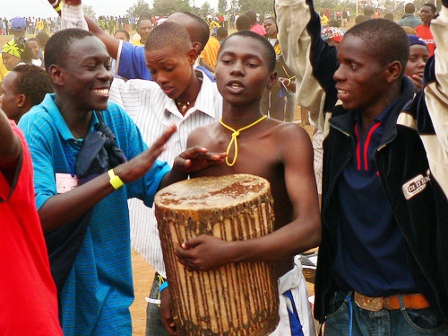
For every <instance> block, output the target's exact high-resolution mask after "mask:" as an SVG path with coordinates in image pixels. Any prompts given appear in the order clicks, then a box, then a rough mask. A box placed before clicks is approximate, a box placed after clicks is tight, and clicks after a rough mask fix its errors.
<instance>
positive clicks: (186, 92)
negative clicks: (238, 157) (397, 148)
mask: <svg viewBox="0 0 448 336" xmlns="http://www.w3.org/2000/svg"><path fill="white" fill-rule="evenodd" d="M75 7H79V6H63V10H62V17H63V18H64V16H65V13H66V12H65V11H66V10H67V11H69V14H70V22H71V23H73V24H74V25H75V26H76V27H80V26H81V24H80V22H81V21H84V18H83V14H82V11H79V8H75ZM66 23H67V22H66ZM65 27H67V28H69V25H65ZM197 53H198V51H197V49H195V48H194V46H193V45H192V43H191V40H190V37H189V34H188V32H187V30H186V29H185V28H184V27H183V26H181V25H180V24H177V23H174V22H169V21H167V22H165V23H163V27H162V26H160V25H159V26H157V27H155V28H154V29H153V31H152V32H151V34H150V36H149V38H148V41H147V43H146V46H145V59H146V65H147V66H148V68H149V71H150V73H151V75H152V79H153V81H147V80H140V79H133V80H128V81H127V82H125V81H123V80H121V79H115V80H114V82H113V83H112V87H111V91H110V99H111V100H112V101H114V102H116V103H118V104H121V105H122V106H123V107H124V108H125V110H126V112H127V113H128V114H129V115H130V116H131V118H132V119H133V120H134V122H135V123H136V124H137V126H138V127H139V129H140V131H141V133H142V137H143V140H144V141H145V142H146V143H153V142H154V139H155V136H156V135H157V134H160V132H159V131H161V130H163V129H165V128H166V126H167V125H171V124H173V123H175V124H176V125H177V128H178V131H177V132H176V133H175V134H173V136H172V138H171V139H170V141H169V142H168V143H167V149H166V151H165V152H164V153H163V155H161V156H160V159H161V160H164V161H166V162H168V164H170V165H172V164H173V161H174V159H175V157H176V156H177V155H178V154H179V153H181V152H182V151H183V150H184V149H186V141H187V136H188V134H189V133H190V132H191V131H192V130H193V129H195V128H196V127H198V126H202V125H207V124H210V123H212V122H215V121H218V120H219V118H220V117H221V113H222V97H221V95H220V94H219V92H218V90H217V88H216V84H215V83H213V82H211V80H210V79H209V78H208V77H207V76H206V75H205V74H204V73H203V72H202V71H200V70H197V69H196V70H195V69H194V68H193V66H194V63H195V60H196V58H197ZM129 210H130V221H131V244H132V247H133V248H134V249H135V250H136V251H137V252H139V253H140V254H141V255H142V256H143V257H144V258H145V260H146V261H147V262H148V263H150V264H151V265H152V266H153V267H154V268H155V270H156V272H157V273H156V276H155V279H154V283H153V286H152V290H151V293H150V298H149V303H148V309H147V330H146V335H155V336H160V335H166V332H165V330H164V328H163V326H162V324H161V321H160V312H159V300H158V296H159V286H160V284H161V282H162V281H163V280H161V278H160V277H162V278H164V277H165V276H166V274H165V265H164V262H163V256H162V249H161V245H160V238H159V232H158V229H157V221H156V219H155V216H154V210H153V209H151V208H148V207H146V206H145V205H144V204H143V203H142V202H141V201H137V202H135V201H129ZM159 276H160V277H159Z"/></svg>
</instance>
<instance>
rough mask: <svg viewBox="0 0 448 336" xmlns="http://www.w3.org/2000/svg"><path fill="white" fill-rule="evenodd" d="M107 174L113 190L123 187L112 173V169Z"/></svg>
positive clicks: (121, 182)
mask: <svg viewBox="0 0 448 336" xmlns="http://www.w3.org/2000/svg"><path fill="white" fill-rule="evenodd" d="M107 173H108V174H109V183H110V184H111V185H112V187H114V189H115V190H117V189H119V188H121V187H122V186H124V183H123V181H122V180H121V179H120V178H119V177H118V176H117V175H115V173H114V170H113V169H110V170H109V171H108V172H107Z"/></svg>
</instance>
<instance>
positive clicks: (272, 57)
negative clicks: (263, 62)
mask: <svg viewBox="0 0 448 336" xmlns="http://www.w3.org/2000/svg"><path fill="white" fill-rule="evenodd" d="M234 36H241V37H245V38H253V39H255V40H257V41H259V42H260V43H261V44H262V45H263V48H264V50H265V53H264V54H265V55H266V57H267V60H268V68H269V71H271V72H272V71H275V63H276V54H275V50H274V48H273V47H272V45H271V43H270V42H269V41H268V39H267V38H266V37H264V36H261V35H260V34H257V33H254V32H252V31H250V30H242V31H239V32H236V33H233V34H232V35H230V36H229V37H228V38H226V39H225V40H224V41H223V42H222V43H221V48H220V49H219V52H218V58H219V56H220V54H221V52H222V51H223V50H224V49H225V45H226V42H227V41H229V40H230V39H231V38H233V37H234Z"/></svg>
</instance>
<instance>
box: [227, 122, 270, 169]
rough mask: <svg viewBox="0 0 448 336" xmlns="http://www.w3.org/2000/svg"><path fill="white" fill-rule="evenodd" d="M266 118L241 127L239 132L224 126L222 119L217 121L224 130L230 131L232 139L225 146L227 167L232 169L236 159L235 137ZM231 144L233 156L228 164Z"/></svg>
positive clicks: (236, 144) (236, 141) (236, 143)
mask: <svg viewBox="0 0 448 336" xmlns="http://www.w3.org/2000/svg"><path fill="white" fill-rule="evenodd" d="M267 117H268V116H267V115H264V116H262V117H261V118H260V119H257V120H255V121H254V122H253V123H252V124H250V125H247V126H244V127H241V128H240V129H239V130H234V129H233V128H232V127H230V126H228V125H226V124H224V122H223V121H222V118H221V119H219V122H220V123H221V125H223V126H224V127H225V128H227V129H228V130H229V131H232V132H233V133H232V139H231V140H230V142H229V145H228V146H227V151H226V153H227V157H226V163H227V165H228V166H229V167H232V166H233V165H234V164H235V162H236V158H237V157H238V140H237V137H238V135H240V132H242V131H244V130H247V129H248V128H251V127H252V126H254V125H256V124H258V123H259V122H260V121H262V120H264V119H266V118H267ZM232 144H235V155H234V157H233V161H232V162H231V163H229V153H230V148H231V147H232Z"/></svg>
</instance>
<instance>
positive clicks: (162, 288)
mask: <svg viewBox="0 0 448 336" xmlns="http://www.w3.org/2000/svg"><path fill="white" fill-rule="evenodd" d="M167 287H168V281H165V282H162V284H161V285H160V286H159V293H162V291H163V290H164V289H165V288H167Z"/></svg>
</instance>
